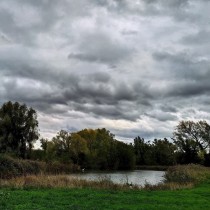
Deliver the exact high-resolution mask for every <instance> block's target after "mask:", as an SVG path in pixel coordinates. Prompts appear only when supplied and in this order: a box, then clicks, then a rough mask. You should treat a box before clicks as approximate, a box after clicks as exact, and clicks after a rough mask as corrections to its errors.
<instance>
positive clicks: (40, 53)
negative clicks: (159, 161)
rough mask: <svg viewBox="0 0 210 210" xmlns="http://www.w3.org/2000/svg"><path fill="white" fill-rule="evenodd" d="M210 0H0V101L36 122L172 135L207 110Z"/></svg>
mask: <svg viewBox="0 0 210 210" xmlns="http://www.w3.org/2000/svg"><path fill="white" fill-rule="evenodd" d="M209 10H210V1H207V0H200V1H196V0H173V1H168V0H137V1H134V2H131V1H129V0H121V1H117V0H97V1H89V0H78V1H73V0H62V1H59V2H58V1H56V0H52V1H48V0H37V1H32V0H29V1H28V0H20V1H15V0H2V1H1V2H0V103H1V104H2V103H4V102H5V101H7V100H13V101H19V102H21V103H26V104H27V105H30V106H32V107H34V108H35V109H36V110H37V111H38V116H39V121H40V129H41V132H42V134H43V135H44V136H45V135H46V136H52V135H54V134H55V133H56V132H57V131H58V130H60V129H67V130H71V131H76V130H80V129H83V128H86V127H89V128H91V127H92V128H97V127H106V128H108V129H110V131H111V132H113V133H115V134H116V136H118V137H119V138H120V139H122V140H126V141H127V140H131V139H132V138H134V137H135V136H137V135H140V136H142V137H145V138H146V139H151V138H153V137H157V138H161V137H170V134H171V133H172V131H173V129H174V127H175V126H176V125H177V123H178V121H179V120H182V119H195V120H197V119H206V120H210V116H209V111H210V110H209V108H208V103H209V100H210V85H209V78H210V68H209V66H210V56H209V55H210V47H209V32H210V27H209Z"/></svg>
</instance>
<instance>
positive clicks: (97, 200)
mask: <svg viewBox="0 0 210 210" xmlns="http://www.w3.org/2000/svg"><path fill="white" fill-rule="evenodd" d="M0 186H1V187H0V209H8V210H10V209H11V210H13V209H15V210H23V209H24V210H25V209H40V210H44V209H46V210H47V209H51V210H53V209H62V210H65V209H132V210H133V209H139V210H140V209H142V210H146V209H150V210H151V209H161V210H162V209H163V210H164V209H170V210H182V209H190V210H193V209H196V210H197V209H203V210H205V209H206V210H207V209H210V200H209V196H210V190H209V189H210V170H209V168H205V167H202V166H198V165H188V166H174V167H170V168H169V169H168V171H167V172H166V183H164V184H159V185H156V186H150V185H149V184H146V186H145V188H143V189H142V188H138V187H137V186H129V185H127V184H126V183H125V184H124V185H117V184H114V183H112V182H111V181H110V180H108V179H101V180H98V181H92V182H90V181H85V180H79V179H75V178H73V177H67V176H63V175H62V176H46V175H38V176H34V175H33V176H24V177H16V178H13V179H9V180H5V179H3V180H1V181H0Z"/></svg>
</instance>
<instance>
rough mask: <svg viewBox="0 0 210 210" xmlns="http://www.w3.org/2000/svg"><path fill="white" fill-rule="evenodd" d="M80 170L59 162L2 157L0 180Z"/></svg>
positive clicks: (0, 159) (0, 161)
mask: <svg viewBox="0 0 210 210" xmlns="http://www.w3.org/2000/svg"><path fill="white" fill-rule="evenodd" d="M78 170H80V168H79V167H78V166H77V165H73V164H61V163H59V162H52V163H45V162H41V161H32V160H21V159H14V158H12V157H10V156H7V155H0V178H2V179H10V178H14V177H18V176H26V175H37V174H40V173H47V174H62V173H70V172H75V171H78Z"/></svg>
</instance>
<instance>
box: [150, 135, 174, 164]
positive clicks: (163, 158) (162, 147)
mask: <svg viewBox="0 0 210 210" xmlns="http://www.w3.org/2000/svg"><path fill="white" fill-rule="evenodd" d="M175 150H176V146H175V145H174V144H173V143H172V142H169V141H168V139H166V138H164V139H163V140H162V139H158V140H157V139H155V140H154V141H153V151H154V157H155V162H156V164H157V165H174V164H175V162H176V160H175Z"/></svg>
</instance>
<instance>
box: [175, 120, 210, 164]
mask: <svg viewBox="0 0 210 210" xmlns="http://www.w3.org/2000/svg"><path fill="white" fill-rule="evenodd" d="M173 140H174V143H175V144H176V145H177V147H178V149H179V152H180V153H181V159H182V163H190V162H194V163H197V162H199V161H201V156H204V154H205V153H206V150H207V149H209V145H210V125H209V124H208V123H207V122H206V121H198V122H193V121H181V122H180V123H179V125H178V126H177V127H176V129H175V132H174V134H173ZM199 155H200V158H199Z"/></svg>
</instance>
